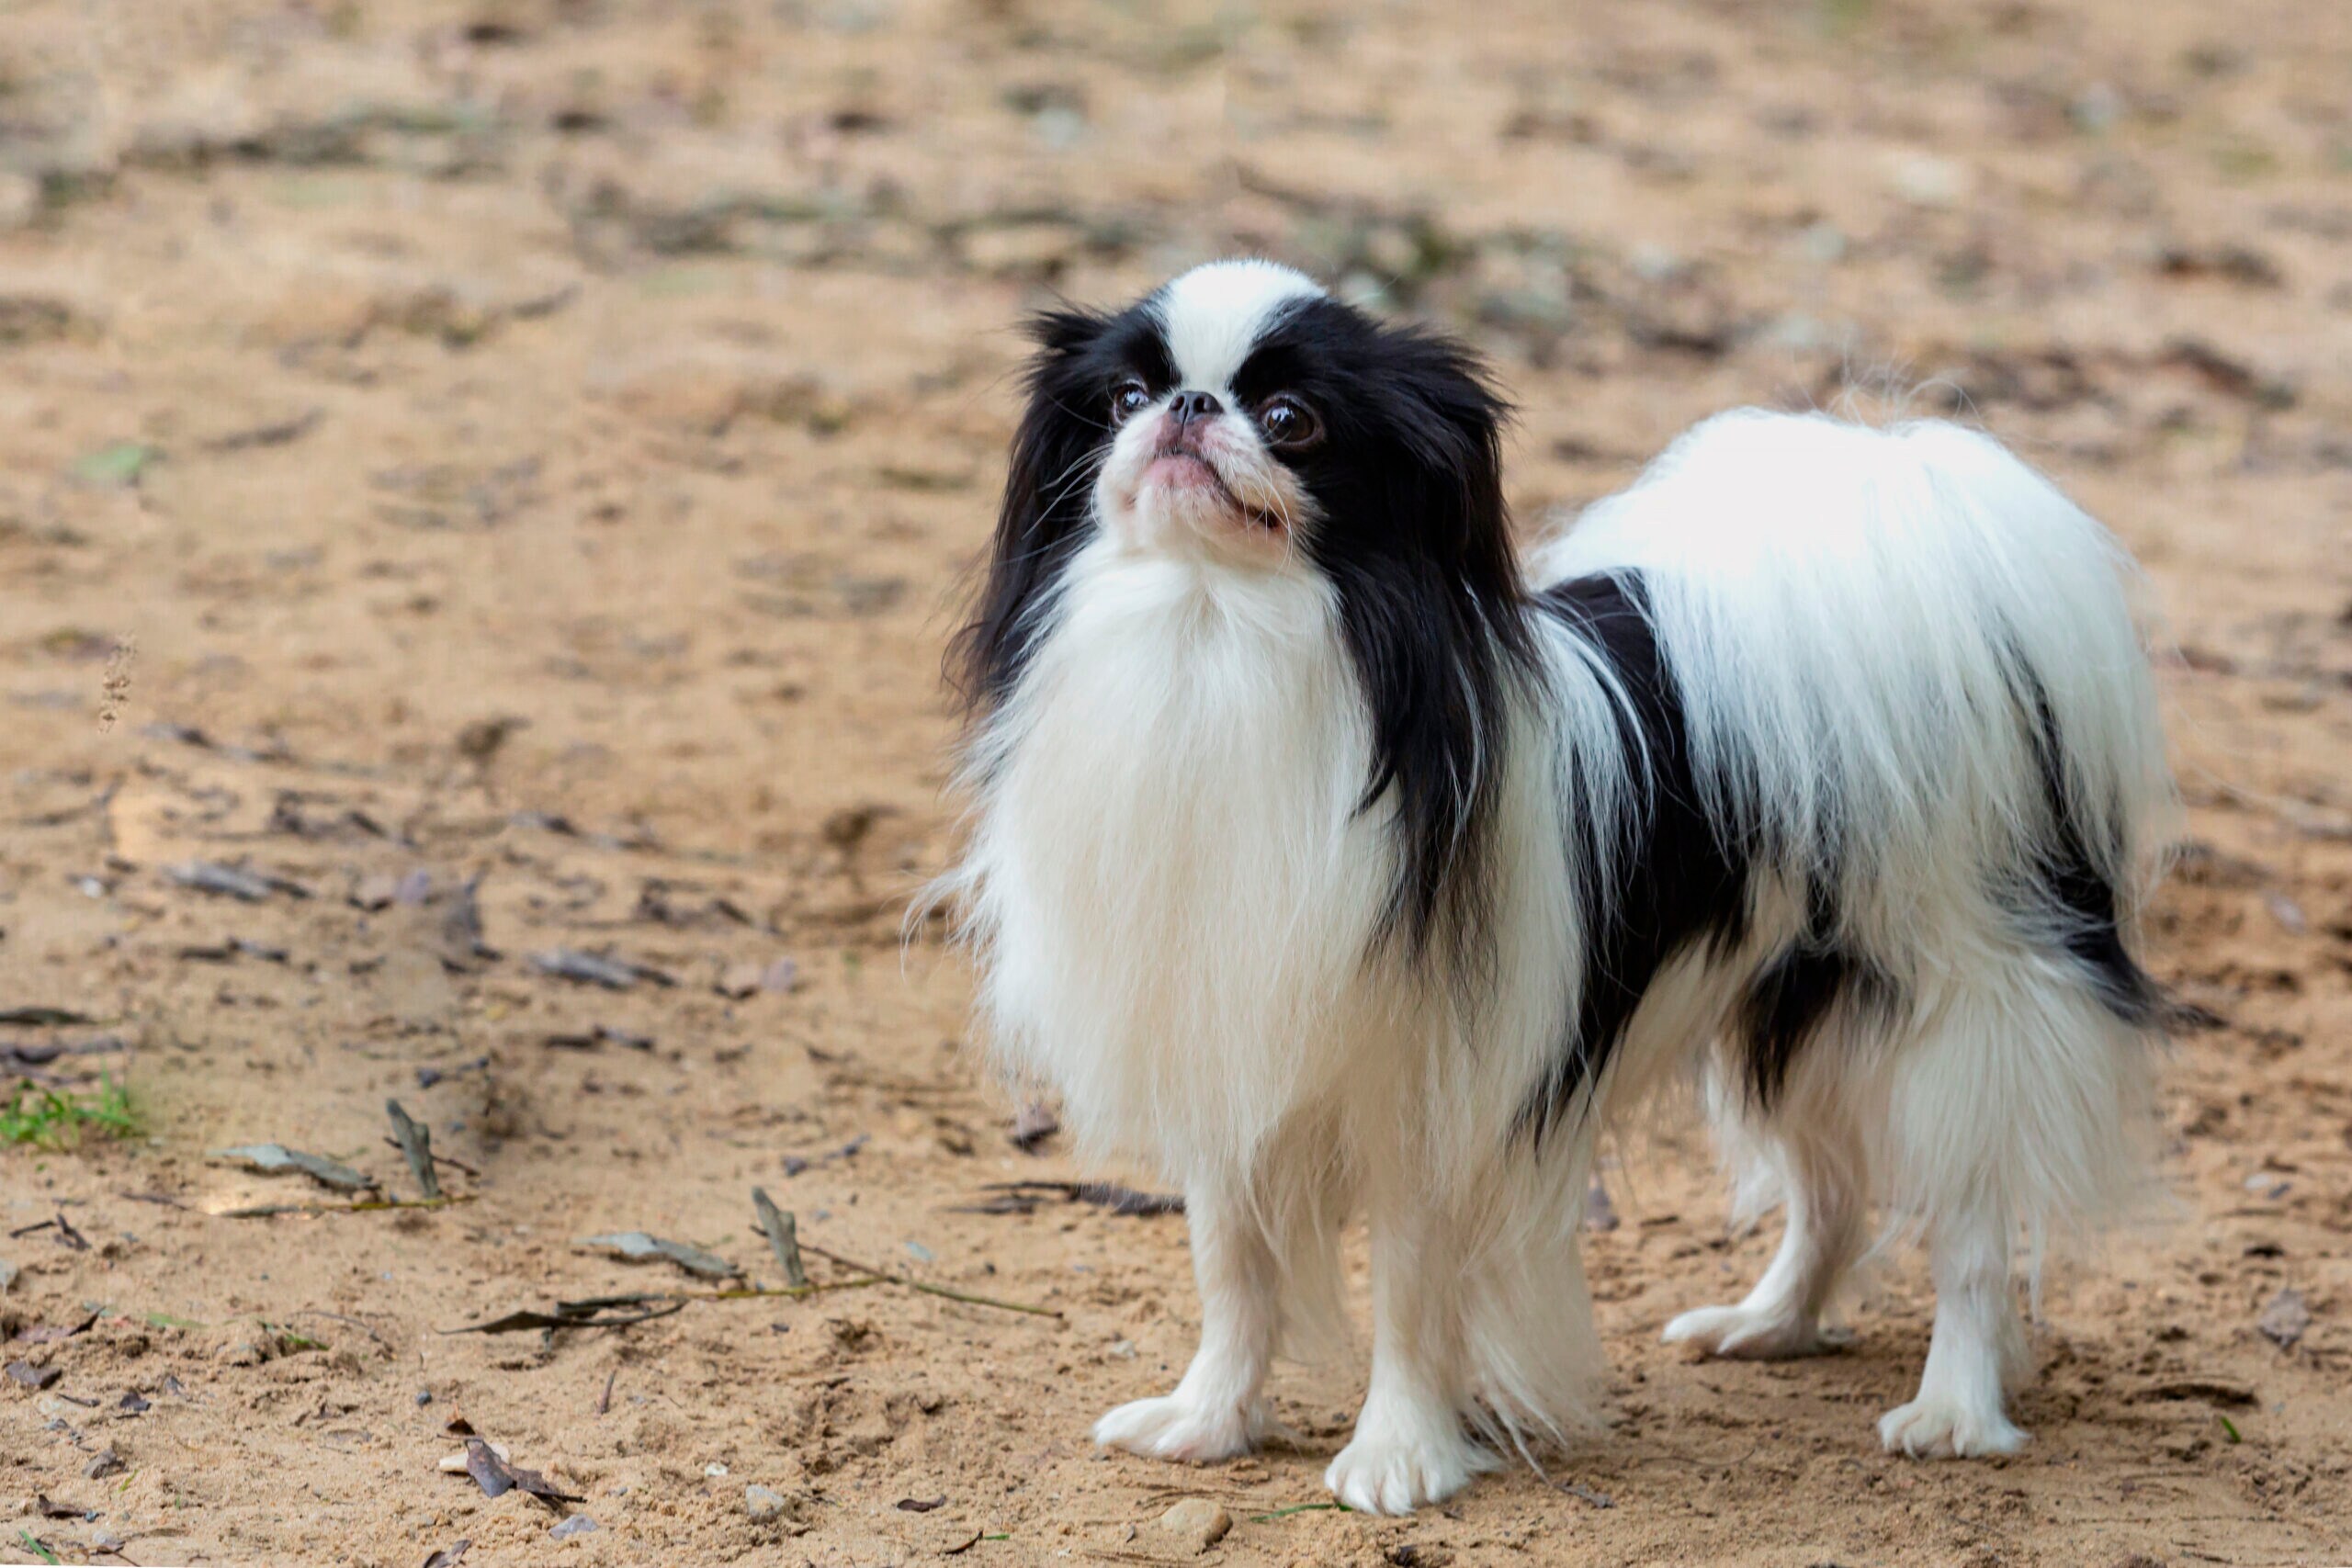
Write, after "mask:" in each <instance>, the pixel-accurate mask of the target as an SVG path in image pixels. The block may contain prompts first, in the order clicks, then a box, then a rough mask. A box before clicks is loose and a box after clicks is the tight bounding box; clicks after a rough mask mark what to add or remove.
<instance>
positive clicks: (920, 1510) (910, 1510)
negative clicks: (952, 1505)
mask: <svg viewBox="0 0 2352 1568" xmlns="http://www.w3.org/2000/svg"><path fill="white" fill-rule="evenodd" d="M945 1506H947V1497H946V1495H945V1494H944V1493H942V1494H941V1495H938V1496H936V1497H901V1498H899V1504H898V1507H899V1512H900V1513H902V1514H928V1513H930V1512H931V1511H932V1510H933V1509H934V1508H944V1507H945Z"/></svg>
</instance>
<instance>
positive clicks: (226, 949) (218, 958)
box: [179, 936, 293, 964]
mask: <svg viewBox="0 0 2352 1568" xmlns="http://www.w3.org/2000/svg"><path fill="white" fill-rule="evenodd" d="M241 953H242V954H243V955H244V956H245V957H248V958H258V959H260V960H261V961H262V962H263V963H264V964H284V963H286V962H287V961H288V959H290V958H291V957H292V956H293V955H292V954H291V953H288V952H287V951H286V949H284V948H282V947H267V946H265V945H263V944H262V943H260V942H248V941H246V940H245V939H244V938H243V937H241V936H232V937H230V938H229V939H227V940H226V941H224V942H212V943H209V944H203V943H199V944H196V945H192V946H188V947H183V948H181V949H180V951H179V955H180V957H181V958H182V959H184V960H186V961H187V962H189V963H191V964H229V963H233V962H234V961H235V960H236V958H237V957H238V955H239V954H241Z"/></svg>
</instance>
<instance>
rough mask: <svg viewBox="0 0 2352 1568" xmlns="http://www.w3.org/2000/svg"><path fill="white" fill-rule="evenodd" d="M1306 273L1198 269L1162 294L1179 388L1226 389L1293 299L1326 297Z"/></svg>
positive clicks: (1265, 267) (1225, 265) (1264, 266)
mask: <svg viewBox="0 0 2352 1568" xmlns="http://www.w3.org/2000/svg"><path fill="white" fill-rule="evenodd" d="M1322 292H1323V290H1322V288H1321V287H1320V286H1319V285H1317V283H1316V281H1315V280H1314V279H1313V278H1311V277H1309V276H1306V274H1305V273H1302V272H1294V271H1292V270H1291V269H1290V268H1289V267H1286V266H1283V265H1280V264H1279V263H1275V262H1270V261H1254V260H1252V261H1221V262H1210V263H1209V264H1207V265H1205V266H1196V267H1194V268H1193V270H1192V271H1190V272H1188V273H1186V274H1184V275H1183V276H1182V277H1179V278H1177V279H1176V280H1175V281H1174V282H1172V283H1170V284H1169V286H1168V287H1167V288H1163V289H1161V290H1160V292H1159V325H1160V331H1161V333H1163V334H1164V335H1165V336H1166V338H1167V340H1168V355H1169V357H1170V359H1172V360H1174V361H1175V364H1176V376H1177V381H1178V384H1179V385H1181V386H1185V387H1197V388H1200V389H1203V390H1222V389H1227V388H1229V387H1231V386H1232V384H1233V378H1234V376H1235V374H1236V373H1237V372H1238V371H1239V370H1240V368H1241V362H1242V361H1243V360H1245V359H1247V358H1249V357H1250V349H1251V347H1252V346H1254V345H1255V344H1256V343H1257V341H1258V339H1259V337H1260V336H1261V334H1262V333H1264V332H1265V330H1266V328H1267V327H1268V326H1269V325H1270V324H1272V321H1273V320H1274V318H1275V317H1276V316H1278V315H1280V314H1281V313H1282V310H1283V307H1284V306H1285V305H1288V304H1289V303H1291V302H1292V301H1293V300H1295V299H1310V298H1314V297H1316V296H1318V295H1320V294H1321V293H1322Z"/></svg>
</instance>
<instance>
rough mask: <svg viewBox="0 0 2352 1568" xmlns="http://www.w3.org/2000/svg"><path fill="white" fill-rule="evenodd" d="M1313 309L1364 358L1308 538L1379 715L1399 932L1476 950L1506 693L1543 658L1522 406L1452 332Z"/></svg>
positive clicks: (1394, 925)
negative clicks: (1518, 447) (1534, 631)
mask: <svg viewBox="0 0 2352 1568" xmlns="http://www.w3.org/2000/svg"><path fill="white" fill-rule="evenodd" d="M1309 309H1310V310H1312V311H1314V312H1316V313H1317V315H1318V317H1319V319H1318V320H1315V321H1309V322H1307V323H1306V324H1307V326H1308V327H1309V328H1310V329H1311V330H1315V331H1317V332H1319V333H1323V334H1324V335H1325V336H1326V337H1327V339H1328V340H1329V341H1331V342H1334V343H1339V344H1345V347H1346V354H1347V358H1348V361H1349V363H1350V365H1351V369H1352V372H1353V382H1352V384H1351V386H1350V387H1349V388H1347V389H1345V391H1346V396H1345V398H1344V400H1338V399H1331V400H1327V401H1329V402H1331V403H1332V405H1333V406H1335V408H1336V409H1337V410H1338V412H1335V413H1334V415H1333V416H1332V435H1331V440H1330V442H1329V455H1330V458H1331V462H1332V464H1333V465H1334V467H1333V470H1332V471H1331V472H1330V473H1329V474H1328V475H1327V476H1325V477H1324V479H1322V481H1321V483H1320V484H1319V486H1318V489H1319V491H1320V499H1322V500H1323V502H1324V503H1325V511H1326V513H1328V514H1329V515H1328V517H1327V520H1326V522H1325V524H1324V525H1323V526H1322V527H1321V528H1320V529H1318V530H1317V532H1316V533H1315V534H1314V535H1313V536H1310V539H1309V546H1308V547H1309V548H1310V550H1312V551H1313V552H1314V553H1315V554H1316V556H1317V564H1318V565H1319V566H1320V567H1321V568H1322V570H1323V572H1324V574H1325V575H1326V576H1327V577H1328V578H1329V580H1330V581H1331V583H1332V585H1333V587H1334V588H1335V589H1336V590H1337V591H1338V601H1339V616H1340V636H1341V637H1342V639H1343V640H1344V641H1345V643H1346V645H1347V648H1348V653H1349V656H1350V659H1351V662H1352V664H1353V666H1354V669H1355V674H1356V679H1357V682H1358V683H1359V685H1360V686H1361V687H1362V689H1363V697H1364V705H1365V709H1366V712H1367V715H1368V716H1369V717H1370V719H1371V721H1372V759H1371V761H1372V767H1371V774H1370V777H1369V779H1368V781H1367V786H1366V792H1365V803H1366V805H1367V806H1369V805H1372V804H1374V803H1375V802H1378V801H1381V800H1383V799H1385V800H1388V801H1391V802H1393V807H1394V814H1395V815H1394V827H1395V832H1396V835H1397V846H1398V851H1399V854H1398V869H1397V885H1396V887H1395V889H1394V892H1393V895H1392V898H1391V902H1390V907H1389V910H1388V922H1387V924H1388V930H1389V931H1390V932H1391V933H1392V934H1394V935H1396V936H1398V937H1401V938H1402V939H1403V940H1404V942H1405V943H1406V947H1407V950H1408V952H1410V953H1413V954H1415V955H1416V956H1418V955H1419V954H1420V953H1423V952H1426V951H1428V950H1429V949H1430V948H1431V947H1432V946H1441V947H1445V948H1449V949H1451V951H1452V953H1453V956H1454V957H1455V958H1456V959H1457V960H1466V961H1468V962H1472V963H1476V961H1477V960H1478V958H1479V957H1480V954H1479V953H1478V952H1477V950H1478V948H1479V946H1480V941H1479V935H1480V932H1481V931H1483V930H1484V929H1485V927H1486V925H1487V908H1486V902H1485V900H1486V892H1487V886H1488V875H1487V873H1488V868H1487V866H1486V864H1485V863H1484V856H1485V854H1486V852H1487V849H1488V847H1489V845H1490V841H1491V834H1492V824H1493V818H1494V813H1495V808H1496V805H1497V801H1498V798H1499V793H1500V782H1499V781H1500V776H1501V773H1500V769H1501V760H1502V757H1503V754H1504V749H1505V745H1506V743H1507V739H1508V737H1507V734H1506V726H1507V720H1508V714H1509V705H1510V690H1511V685H1512V682H1514V680H1515V679H1517V672H1518V671H1523V670H1525V669H1527V668H1530V667H1531V666H1532V648H1531V646H1530V642H1529V634H1528V632H1527V629H1526V625H1525V618H1524V605H1525V594H1524V590H1523V589H1522V587H1521V581H1520V574H1519V564H1518V558H1517V555H1516V552H1515V547H1514V546H1513V544H1512V541H1511V535H1510V508H1509V507H1508V505H1507V504H1506V502H1505V499H1504V491H1503V483H1502V430H1503V424H1504V421H1505V420H1506V419H1507V418H1508V416H1509V412H1510V411H1509V406H1508V405H1507V404H1506V403H1505V402H1504V401H1503V400H1502V399H1501V398H1500V397H1499V396H1498V394H1497V393H1496V391H1495V389H1493V387H1492V386H1491V385H1490V383H1489V382H1488V380H1487V374H1486V371H1485V368H1484V367H1483V366H1482V365H1481V364H1480V362H1479V360H1478V359H1477V357H1476V355H1474V354H1472V353H1471V352H1470V351H1469V350H1467V349H1466V348H1464V347H1463V346H1462V345H1461V344H1456V343H1454V342H1453V340H1451V339H1449V338H1446V337H1444V336H1442V335H1440V334H1438V333H1427V332H1421V331H1417V330H1415V329H1413V328H1410V327H1403V326H1392V325H1379V324H1375V323H1374V322H1372V321H1368V320H1367V319H1365V318H1363V317H1361V316H1360V315H1358V314H1356V313H1355V312H1353V311H1351V310H1347V308H1346V307H1343V306H1339V305H1336V304H1325V305H1318V306H1316V307H1310V308H1309ZM1439 939H1448V940H1444V941H1440V940H1439Z"/></svg>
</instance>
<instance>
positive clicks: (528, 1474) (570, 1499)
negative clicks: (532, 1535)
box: [466, 1438, 594, 1529]
mask: <svg viewBox="0 0 2352 1568" xmlns="http://www.w3.org/2000/svg"><path fill="white" fill-rule="evenodd" d="M466 1473H467V1474H468V1475H470V1476H472V1477H473V1478H474V1483H475V1484H476V1485H478V1486H480V1487H481V1491H482V1495H483V1496H485V1497H503V1496H504V1495H506V1494H507V1493H509V1492H512V1491H517V1490H519V1491H524V1492H527V1493H529V1494H530V1495H532V1496H534V1497H537V1498H538V1499H539V1500H540V1501H541V1502H544V1503H549V1504H554V1503H584V1502H586V1501H587V1500H588V1499H586V1498H585V1497H578V1496H574V1495H572V1494H571V1493H569V1492H566V1491H563V1490H562V1489H560V1487H557V1486H555V1485H553V1484H551V1483H549V1482H548V1478H547V1477H546V1476H544V1475H541V1474H540V1473H539V1472H537V1471H536V1470H525V1469H524V1468H523V1467H522V1466H520V1465H517V1464H509V1463H508V1462H507V1461H506V1456H505V1455H504V1454H503V1453H500V1452H499V1451H498V1450H495V1449H492V1447H491V1446H490V1445H489V1444H488V1443H486V1442H484V1441H482V1440H481V1438H467V1439H466ZM589 1528H590V1529H594V1526H593V1525H592V1526H591V1527H589Z"/></svg>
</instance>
